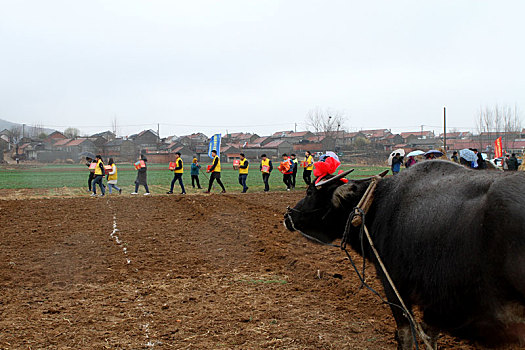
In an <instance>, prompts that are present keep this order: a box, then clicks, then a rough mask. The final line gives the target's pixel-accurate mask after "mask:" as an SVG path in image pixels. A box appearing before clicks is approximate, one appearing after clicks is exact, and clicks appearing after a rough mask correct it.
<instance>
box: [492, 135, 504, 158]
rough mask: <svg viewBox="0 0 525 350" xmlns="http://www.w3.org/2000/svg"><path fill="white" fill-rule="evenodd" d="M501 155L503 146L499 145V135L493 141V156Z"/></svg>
mask: <svg viewBox="0 0 525 350" xmlns="http://www.w3.org/2000/svg"><path fill="white" fill-rule="evenodd" d="M499 157H503V147H502V145H501V137H498V138H497V139H496V141H494V158H499Z"/></svg>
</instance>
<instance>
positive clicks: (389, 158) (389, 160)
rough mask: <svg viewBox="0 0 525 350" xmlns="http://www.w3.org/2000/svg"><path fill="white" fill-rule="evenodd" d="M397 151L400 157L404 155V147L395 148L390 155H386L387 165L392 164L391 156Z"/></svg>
mask: <svg viewBox="0 0 525 350" xmlns="http://www.w3.org/2000/svg"><path fill="white" fill-rule="evenodd" d="M397 153H399V154H400V155H401V157H404V156H405V150H404V149H402V148H399V149H396V150H395V151H393V152H392V153H390V156H389V157H388V165H392V158H394V156H395V155H396V154H397Z"/></svg>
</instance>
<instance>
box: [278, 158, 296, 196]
mask: <svg viewBox="0 0 525 350" xmlns="http://www.w3.org/2000/svg"><path fill="white" fill-rule="evenodd" d="M282 157H283V161H282V162H281V165H280V166H279V170H280V171H281V172H282V173H283V182H284V184H285V185H286V190H287V191H290V190H291V189H292V174H293V162H292V160H291V159H290V158H289V157H288V155H287V154H286V153H284V154H283V156H282Z"/></svg>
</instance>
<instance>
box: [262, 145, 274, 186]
mask: <svg viewBox="0 0 525 350" xmlns="http://www.w3.org/2000/svg"><path fill="white" fill-rule="evenodd" d="M259 169H260V170H261V173H262V179H263V182H264V192H268V191H270V185H269V184H268V180H269V179H270V173H271V172H272V170H273V164H272V161H271V160H270V159H269V158H268V157H266V154H261V165H260V166H259Z"/></svg>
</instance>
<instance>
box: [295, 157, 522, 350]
mask: <svg viewBox="0 0 525 350" xmlns="http://www.w3.org/2000/svg"><path fill="white" fill-rule="evenodd" d="M331 180H332V181H330V180H328V181H326V180H324V179H323V181H325V183H324V184H322V185H321V186H318V187H316V186H315V185H310V187H308V190H307V193H306V197H305V198H304V199H302V200H301V201H299V202H298V203H297V205H296V206H295V208H293V209H288V211H287V213H286V215H285V225H286V227H287V228H288V229H289V230H291V231H294V230H298V231H301V232H303V233H304V234H306V235H309V236H311V237H314V238H316V239H319V240H321V241H323V242H332V241H334V240H335V239H337V238H341V237H342V234H343V232H344V227H345V223H346V221H347V218H348V216H349V214H350V213H351V212H352V211H353V208H354V207H355V206H356V205H357V203H358V201H359V200H360V198H361V197H362V195H363V193H364V192H365V190H366V189H367V187H368V185H369V183H370V181H371V179H363V180H351V181H349V182H348V183H347V184H344V183H343V182H342V181H340V179H339V178H338V177H332V178H331ZM320 183H322V182H320ZM365 219H366V221H365V222H366V226H367V227H368V229H369V231H370V235H371V236H372V241H373V242H374V245H375V246H376V248H377V250H378V252H379V255H380V257H381V258H382V259H383V261H384V263H385V265H386V267H387V269H388V272H389V273H390V275H391V277H392V280H393V281H394V284H395V286H396V287H397V289H398V290H399V292H400V294H401V296H402V298H403V299H404V301H405V303H406V304H407V307H408V308H412V306H419V307H420V308H421V310H422V311H423V327H424V328H425V330H426V332H427V335H429V336H430V337H431V343H432V345H433V346H434V347H437V337H438V334H439V332H440V331H445V332H448V333H449V334H452V335H455V336H458V337H461V338H465V339H471V340H475V341H477V342H480V343H483V344H487V345H499V344H502V343H507V342H510V343H519V344H521V345H523V344H525V174H522V173H512V174H508V173H503V172H480V171H475V170H469V169H466V168H464V167H462V166H460V165H456V164H454V163H452V162H447V161H440V160H436V161H427V162H422V163H418V164H417V165H414V166H413V167H412V168H410V169H408V170H406V171H403V172H402V173H401V174H400V175H398V176H393V177H389V178H385V179H383V180H382V181H380V182H379V183H378V185H377V188H376V190H375V193H374V200H373V202H372V205H371V207H370V210H369V212H368V214H367V215H366V217H365ZM358 231H359V229H358V228H356V227H353V226H352V228H351V230H350V235H349V242H348V243H349V244H350V245H351V246H352V248H353V249H354V250H355V251H356V252H358V253H361V241H360V239H359V232H358ZM364 244H365V249H364V254H365V257H366V258H367V259H369V260H371V261H372V262H373V263H374V264H375V265H376V270H377V275H378V277H379V278H380V280H381V281H382V284H383V288H384V290H385V294H386V296H387V299H388V300H389V301H390V302H393V303H398V300H397V298H396V297H395V295H394V294H393V291H392V289H391V287H390V286H389V284H388V282H387V281H386V279H385V275H384V273H382V271H381V269H380V268H379V266H378V263H377V259H375V258H374V256H373V254H372V251H371V248H370V246H369V245H368V244H367V243H366V239H365V243H364ZM392 313H393V315H394V318H395V321H396V324H397V331H396V338H397V340H398V344H399V348H400V349H411V348H412V347H413V338H412V336H411V332H410V327H409V323H408V320H407V318H406V317H404V316H403V314H402V312H401V311H400V310H399V309H397V308H395V307H392Z"/></svg>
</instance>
